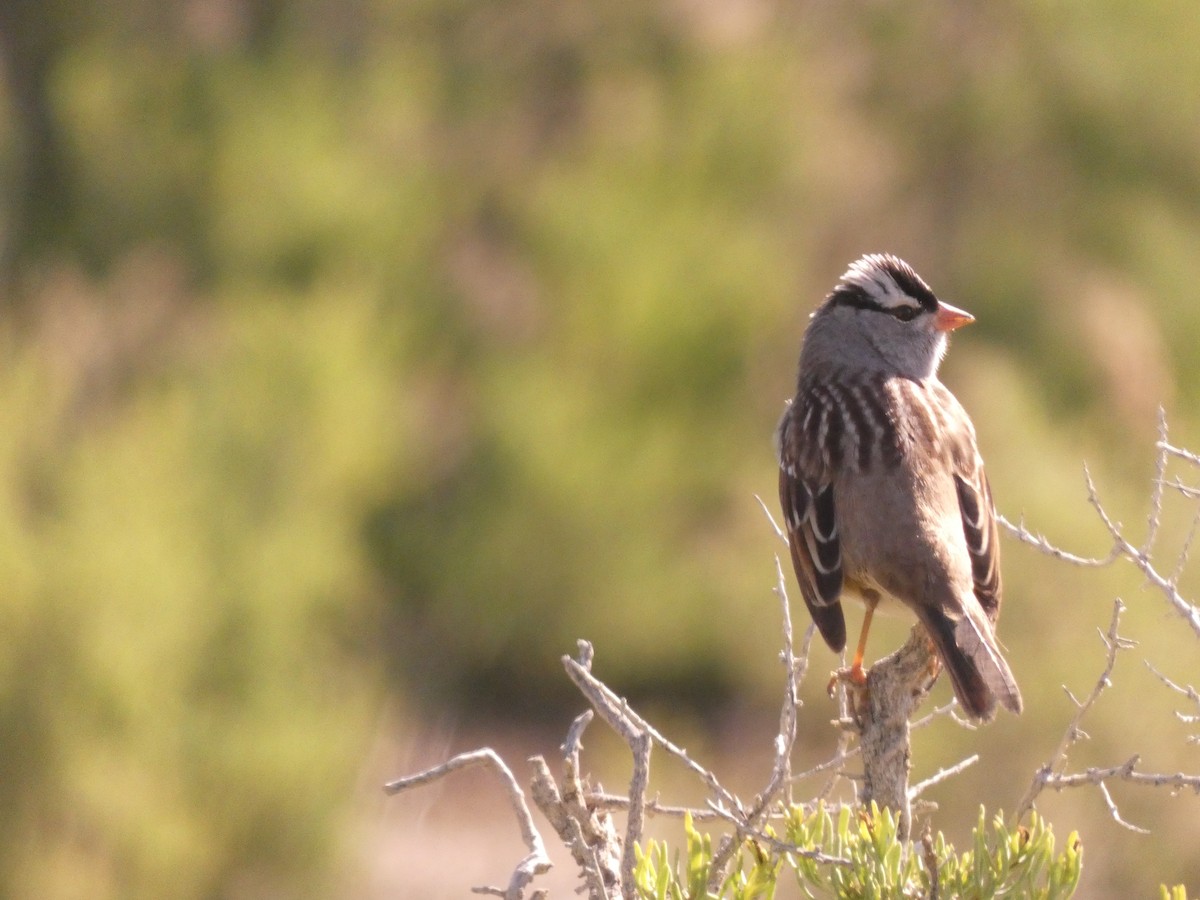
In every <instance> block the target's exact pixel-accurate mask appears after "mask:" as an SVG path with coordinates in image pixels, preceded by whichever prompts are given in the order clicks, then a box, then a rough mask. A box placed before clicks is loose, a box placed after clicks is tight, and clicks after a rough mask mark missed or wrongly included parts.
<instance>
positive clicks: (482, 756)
mask: <svg viewBox="0 0 1200 900" xmlns="http://www.w3.org/2000/svg"><path fill="white" fill-rule="evenodd" d="M475 766H483V767H485V768H489V769H491V770H492V771H494V772H495V773H496V774H497V775H498V776H499V777H500V783H501V784H502V785H504V790H505V792H506V793H507V794H508V799H509V803H510V804H511V805H512V808H513V812H515V813H516V816H517V823H518V824H519V825H520V827H521V838H522V840H524V841H525V846H526V847H528V848H529V855H528V856H526V857H525V858H524V859H522V860H521V861H520V862H519V863H517V867H516V868H515V869H514V870H513V874H512V877H511V878H510V879H509V882H508V887H507V888H504V889H499V888H482V889H476V893H494V894H497V895H498V896H501V897H504V898H505V900H521V898H523V897H524V896H525V888H526V887H528V886H529V883H530V882H531V881H533V879H534V876H536V875H541V874H544V873H545V872H548V871H549V870H550V867H551V865H552V863H551V862H550V857H549V856H548V855H547V854H546V847H545V845H544V844H543V843H542V836H541V835H540V834H539V833H538V830H537V826H535V825H534V824H533V816H532V815H531V814H530V812H529V805H528V804H527V803H526V802H525V793H524V792H523V791H522V790H521V786H520V785H519V784H517V779H516V778H514V777H513V773H512V771H511V770H510V769H509V768H508V766H506V765H505V764H504V760H502V759H501V758H500V756H499V754H497V753H496V751H495V750H493V749H492V748H491V747H483V748H481V749H479V750H474V751H472V752H470V753H460V754H459V755H458V756H455V757H453V758H451V759H448V760H446V761H445V762H444V763H442V764H441V765H440V766H434V767H433V768H432V769H426V770H425V771H424V772H418V773H417V774H416V775H409V776H406V777H404V778H397V779H396V780H395V781H389V782H388V783H387V784H385V785H384V786H383V790H384V791H385V792H386V793H388V794H398V793H400V792H401V791H406V790H408V789H409V788H414V787H418V786H420V785H423V784H429V783H430V782H433V781H437V780H438V779H439V778H444V777H445V776H446V775H449V774H450V773H451V772H456V771H458V770H459V769H467V768H472V767H475Z"/></svg>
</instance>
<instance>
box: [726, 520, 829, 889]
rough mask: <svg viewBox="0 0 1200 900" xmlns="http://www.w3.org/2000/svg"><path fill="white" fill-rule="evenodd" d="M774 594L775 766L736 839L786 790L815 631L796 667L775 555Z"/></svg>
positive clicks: (784, 587) (787, 607)
mask: <svg viewBox="0 0 1200 900" xmlns="http://www.w3.org/2000/svg"><path fill="white" fill-rule="evenodd" d="M759 503H760V504H761V503H762V500H759ZM763 509H764V511H765V510H766V507H765V506H764V507H763ZM768 515H769V513H768ZM775 595H776V596H777V597H778V598H779V605H780V611H781V614H782V618H783V654H782V657H783V668H784V672H785V676H784V682H785V684H784V692H783V708H782V709H781V710H780V712H779V733H778V734H777V735H776V736H775V764H774V765H773V766H772V767H771V778H770V780H769V781H768V782H767V786H766V787H765V788H763V790H762V792H761V793H760V794H759V795H758V796H757V797H755V798H754V802H753V803H752V804H751V805H750V809H749V810H748V811H746V812H745V813H744V814H743V815H742V817H741V824H740V825H739V826H738V836H739V837H741V836H742V835H743V834H746V833H748V832H749V830H750V829H752V828H754V826H755V825H756V823H758V822H759V821H760V820H761V819H762V818H763V816H764V815H766V813H767V811H768V810H769V809H770V806H771V804H772V803H773V802H774V801H775V798H776V797H777V796H778V795H779V794H780V792H782V791H784V790H789V791H790V786H791V774H792V749H793V748H794V747H795V745H796V708H797V706H798V705H799V703H800V700H799V696H798V695H799V678H800V673H799V671H798V668H801V667H802V670H807V668H808V650H809V647H810V646H811V644H812V636H813V631H814V629H815V626H813V625H810V626H809V628H808V632H807V633H806V634H805V638H804V657H803V662H802V663H801V666H800V667H798V666H797V662H796V655H795V650H794V643H793V634H792V610H791V606H790V605H789V603H788V595H787V580H786V579H785V578H784V574H783V565H782V564H781V563H780V562H779V556H778V555H776V556H775ZM736 846H737V844H736V842H732V843H729V844H724V845H722V846H721V847H720V848H718V850H717V852H716V853H715V854H714V855H713V861H712V865H711V867H710V869H709V872H710V874H709V879H708V880H709V888H710V889H713V888H716V887H718V886H719V885H720V883H721V881H723V880H724V878H725V868H726V866H727V865H728V863H729V860H730V859H731V858H732V856H733V851H734V849H735V848H736Z"/></svg>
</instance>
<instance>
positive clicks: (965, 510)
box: [954, 468, 1000, 624]
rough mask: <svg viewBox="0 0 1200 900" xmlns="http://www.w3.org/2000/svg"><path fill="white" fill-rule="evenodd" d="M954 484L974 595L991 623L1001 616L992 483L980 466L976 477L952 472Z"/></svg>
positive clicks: (998, 558) (997, 545)
mask: <svg viewBox="0 0 1200 900" xmlns="http://www.w3.org/2000/svg"><path fill="white" fill-rule="evenodd" d="M954 485H955V487H956V488H957V489H958V507H959V511H960V512H961V513H962V523H963V534H965V535H966V538H967V549H968V551H970V554H971V578H972V580H973V581H974V585H975V597H976V598H977V599H978V600H979V605H980V606H982V607H983V611H984V612H985V613H987V617H988V618H989V619H990V620H991V621H992V623H993V624H994V623H995V622H996V619H997V618H998V617H999V615H1000V541H999V535H998V533H997V530H996V509H995V506H994V505H993V504H992V489H991V485H989V484H988V480H987V476H986V475H985V474H984V472H983V469H982V468H978V469H976V472H975V478H974V479H972V480H970V481H969V480H967V478H965V477H964V476H962V475H960V474H958V473H955V475H954Z"/></svg>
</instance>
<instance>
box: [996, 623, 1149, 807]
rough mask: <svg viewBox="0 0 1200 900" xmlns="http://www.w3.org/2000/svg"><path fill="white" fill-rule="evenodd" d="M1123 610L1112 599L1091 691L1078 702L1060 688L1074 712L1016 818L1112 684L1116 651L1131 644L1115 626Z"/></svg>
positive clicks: (1062, 758)
mask: <svg viewBox="0 0 1200 900" xmlns="http://www.w3.org/2000/svg"><path fill="white" fill-rule="evenodd" d="M1124 611H1125V604H1124V603H1122V602H1121V601H1120V600H1116V601H1114V603H1113V612H1112V619H1111V621H1110V622H1109V625H1108V633H1107V634H1103V633H1102V634H1101V635H1100V639H1101V640H1102V641H1104V644H1105V646H1106V647H1107V648H1108V654H1107V656H1106V657H1105V663H1104V671H1103V672H1101V673H1100V678H1099V679H1097V681H1096V684H1095V686H1094V687H1093V688H1092V692H1091V693H1090V694H1089V695H1088V697H1087V699H1086V700H1084V701H1082V702H1080V701H1079V700H1077V699H1075V697H1074V695H1072V694H1071V692H1070V691H1067V689H1066V687H1064V688H1063V690H1064V691H1067V696H1068V697H1070V698H1071V701H1072V702H1073V703H1074V704H1075V715H1074V716H1072V717H1071V721H1070V722H1069V723H1068V724H1067V728H1066V731H1064V732H1063V736H1062V738H1061V739H1060V740H1059V742H1058V747H1057V748H1056V749H1055V751H1054V754H1053V755H1052V756H1051V757H1050V759H1049V760H1048V761H1047V762H1046V763H1045V765H1043V766H1042V767H1041V768H1040V769H1038V770H1037V772H1036V773H1035V774H1034V776H1033V781H1031V782H1030V784H1029V787H1028V788H1027V789H1026V790H1025V796H1024V797H1022V798H1021V802H1020V803H1018V804H1017V811H1016V816H1015V818H1016V821H1020V820H1021V819H1022V818H1024V816H1025V813H1027V812H1029V810H1031V809H1033V803H1034V801H1035V800H1036V799H1037V796H1038V794H1040V793H1041V792H1042V790H1043V788H1045V787H1046V786H1047V785H1048V784H1049V783H1050V781H1051V780H1052V779H1054V778H1055V777H1056V776H1057V775H1058V774H1059V773H1058V772H1056V769H1061V768H1062V767H1063V766H1065V765H1066V762H1067V753H1068V752H1069V751H1070V749H1071V745H1072V744H1074V743H1075V742H1076V741H1078V740H1079V739H1080V737H1081V736H1083V735H1084V731H1083V729H1082V728H1081V727H1080V723H1081V722H1082V721H1083V717H1084V716H1085V715H1087V713H1088V710H1090V709H1091V708H1092V705H1093V704H1095V702H1096V701H1097V700H1098V699H1099V698H1100V695H1101V694H1102V693H1104V691H1105V690H1106V689H1107V688H1108V687H1110V686H1111V684H1112V681H1111V680H1110V676H1111V675H1112V671H1113V667H1114V666H1116V664H1117V653H1118V652H1119V651H1121V650H1126V649H1129V647H1130V646H1131V645H1130V643H1129V642H1128V641H1127V640H1126V639H1125V638H1122V637H1121V636H1120V635H1119V634H1118V632H1117V629H1118V627H1119V626H1120V624H1121V613H1123V612H1124Z"/></svg>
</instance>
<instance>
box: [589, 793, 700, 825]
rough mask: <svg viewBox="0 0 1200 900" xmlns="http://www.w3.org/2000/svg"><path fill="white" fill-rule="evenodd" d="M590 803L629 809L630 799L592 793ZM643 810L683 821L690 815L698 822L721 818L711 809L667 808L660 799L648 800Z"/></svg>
mask: <svg viewBox="0 0 1200 900" xmlns="http://www.w3.org/2000/svg"><path fill="white" fill-rule="evenodd" d="M588 803H589V804H590V805H591V806H593V807H594V808H595V809H608V810H627V809H629V798H628V797H622V796H621V795H620V794H606V793H599V792H596V793H591V794H588ZM642 808H643V809H644V810H645V811H646V815H648V816H665V817H667V818H674V819H682V818H683V817H684V816H687V815H690V816H691V817H692V819H693V821H696V822H701V821H704V820H706V819H708V820H711V819H716V818H719V816H718V815H717V814H716V813H715V812H713V811H712V810H711V809H707V808H705V809H699V808H697V807H691V806H666V805H664V804H663V803H661V802H659V800H658V798H655V799H653V800H647V801H646V802H645V803H643V804H642Z"/></svg>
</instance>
